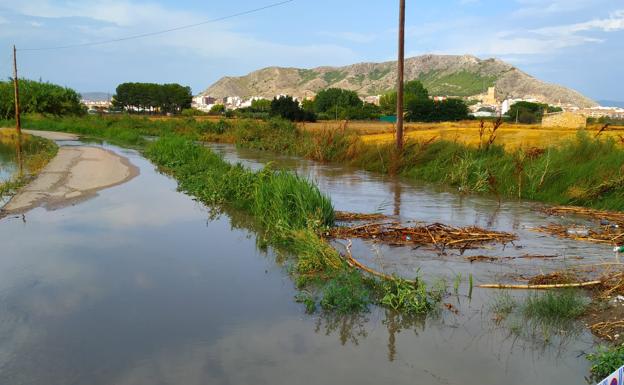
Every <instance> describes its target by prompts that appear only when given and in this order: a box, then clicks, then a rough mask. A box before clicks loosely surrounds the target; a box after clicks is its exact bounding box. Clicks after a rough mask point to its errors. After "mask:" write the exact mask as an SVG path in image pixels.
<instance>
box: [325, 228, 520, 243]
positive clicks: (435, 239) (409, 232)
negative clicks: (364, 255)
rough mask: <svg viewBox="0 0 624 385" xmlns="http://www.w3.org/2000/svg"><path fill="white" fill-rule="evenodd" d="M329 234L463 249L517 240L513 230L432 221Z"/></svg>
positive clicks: (340, 229)
mask: <svg viewBox="0 0 624 385" xmlns="http://www.w3.org/2000/svg"><path fill="white" fill-rule="evenodd" d="M329 237H331V238H336V239H351V238H361V239H371V240H375V241H378V242H383V243H387V244H389V245H394V246H405V245H434V246H435V247H436V248H438V249H441V250H444V249H446V248H450V249H463V250H465V249H469V248H475V246H477V245H483V244H486V243H493V242H496V243H508V242H512V241H514V240H516V235H515V234H511V233H505V232H498V231H490V230H485V229H481V228H479V227H475V226H471V227H462V228H459V227H452V226H447V225H443V224H440V223H434V224H431V225H427V226H413V227H404V226H401V225H400V224H399V223H397V222H382V223H369V224H365V225H361V226H354V227H336V228H333V229H332V230H330V232H329Z"/></svg>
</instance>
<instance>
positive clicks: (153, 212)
mask: <svg viewBox="0 0 624 385" xmlns="http://www.w3.org/2000/svg"><path fill="white" fill-rule="evenodd" d="M185 143H186V144H185ZM174 144H176V145H174ZM161 145H163V146H164V145H166V146H165V147H164V148H159V147H158V146H161ZM178 145H180V146H178ZM186 145H188V142H184V141H180V142H175V141H172V140H168V141H166V142H162V143H161V144H154V145H153V146H152V147H151V148H152V151H154V152H153V153H152V154H149V156H150V157H156V156H162V158H160V159H156V158H154V159H155V161H156V162H158V163H162V164H164V165H165V168H166V169H168V170H166V169H163V171H167V172H174V170H175V172H174V173H178V175H177V176H178V177H179V176H180V175H186V176H192V175H200V174H202V175H204V173H209V172H210V169H211V168H208V167H207V166H206V167H207V168H206V169H204V170H201V169H197V168H195V167H197V166H198V165H201V164H206V165H211V166H210V167H216V168H218V169H219V170H221V171H222V172H225V173H230V176H231V178H230V179H232V180H231V181H230V182H228V184H226V185H225V187H228V186H230V187H231V186H233V183H239V182H242V181H243V180H246V181H247V182H248V183H254V180H256V178H258V177H260V178H264V177H267V176H266V175H265V176H263V174H262V173H263V171H262V170H263V168H264V166H265V165H266V164H267V163H272V164H273V166H272V167H273V168H274V169H281V168H285V169H287V170H291V171H296V172H297V173H298V174H299V175H300V176H302V177H304V178H309V179H311V180H313V181H315V182H316V183H317V184H318V186H319V188H320V191H321V192H322V193H323V194H325V195H327V196H328V197H329V198H330V199H331V201H332V205H333V206H334V208H335V209H337V210H343V211H352V212H379V213H384V214H388V215H393V216H395V217H396V218H398V219H399V220H400V221H401V222H404V223H408V222H410V221H423V222H425V223H431V222H434V221H435V222H443V223H447V224H450V225H454V226H471V225H476V226H481V227H485V228H488V229H495V230H501V231H509V232H514V233H516V234H518V236H519V241H518V242H516V243H514V244H513V245H506V246H504V245H495V246H491V247H488V248H485V249H483V250H465V251H464V252H459V251H457V250H448V251H447V252H446V253H444V254H440V253H439V250H436V249H435V248H412V247H393V246H387V245H382V244H378V243H375V242H370V241H355V242H354V244H353V247H352V252H353V254H354V255H355V256H357V257H358V258H359V259H360V260H361V261H362V262H363V263H365V264H366V265H368V266H371V267H374V268H375V269H377V270H379V271H383V272H385V273H388V274H393V273H395V274H398V275H401V276H403V277H407V278H413V277H415V276H417V275H419V276H421V277H422V278H423V279H424V280H425V281H426V282H427V284H430V285H432V286H433V285H435V284H436V282H438V283H439V282H443V281H444V282H445V286H446V290H445V291H446V294H444V295H443V298H442V299H441V303H440V304H439V306H438V307H437V308H438V310H437V311H434V312H430V313H429V314H426V315H417V316H410V315H408V314H405V313H401V312H395V311H393V310H392V309H391V307H379V306H377V305H374V304H367V305H365V306H364V307H363V308H362V309H361V310H362V311H360V312H356V313H350V314H346V315H341V314H339V313H337V312H333V311H325V310H323V309H321V308H317V309H316V311H314V312H313V313H312V314H308V313H307V312H306V311H307V310H308V309H307V306H306V303H300V302H298V301H299V299H300V298H301V294H302V291H301V290H298V289H297V283H298V282H296V281H295V280H294V279H293V264H292V262H293V258H294V256H293V255H291V254H290V253H288V252H283V251H281V250H280V249H279V248H277V247H272V246H271V245H270V244H269V245H267V242H266V239H267V234H266V233H265V230H266V228H265V226H263V225H262V223H261V219H262V216H261V215H258V213H260V212H267V213H271V215H274V214H275V215H278V216H279V218H281V220H284V221H287V222H288V221H289V219H288V218H289V217H290V215H291V213H289V212H287V211H284V210H282V207H281V206H280V205H279V204H278V203H277V204H276V205H275V206H273V207H271V206H270V203H271V200H270V199H265V198H263V197H262V196H261V195H260V196H256V195H255V194H257V193H260V194H261V192H257V193H253V194H251V195H249V196H246V197H241V198H244V199H240V200H238V201H239V202H243V203H245V204H243V205H240V206H238V207H236V205H231V204H228V202H227V201H226V198H228V197H229V196H230V195H229V194H230V193H233V191H231V192H229V193H228V191H229V190H228V189H227V188H226V189H222V188H220V189H198V190H196V191H194V190H193V189H195V188H197V183H200V182H201V183H203V182H205V181H214V182H218V181H219V179H218V178H219V177H218V174H219V173H216V174H215V175H214V176H212V177H211V176H209V175H207V174H206V175H204V176H205V178H203V179H202V181H199V180H197V181H194V180H193V179H192V178H190V179H188V178H181V180H185V181H186V182H184V183H183V184H182V186H181V187H182V188H183V189H185V190H187V191H189V193H193V194H198V193H200V192H201V191H215V192H219V194H221V195H216V196H212V197H211V198H214V199H215V200H214V201H212V202H211V203H210V204H209V205H208V206H204V205H203V204H201V203H198V202H197V201H195V200H193V199H192V198H191V197H189V196H188V195H186V194H184V193H182V192H178V191H177V189H178V186H179V184H178V182H177V181H176V180H174V179H172V178H169V177H168V176H166V174H161V173H160V172H158V171H157V170H156V168H155V166H154V165H153V164H151V163H150V162H148V161H147V160H146V159H145V158H143V157H142V156H141V155H140V154H139V153H137V152H135V151H132V150H124V149H121V148H118V147H114V146H110V145H107V144H103V146H104V147H105V148H107V149H110V150H112V151H115V152H117V153H119V154H121V155H124V156H126V157H128V158H129V159H130V161H131V162H132V163H133V164H134V165H136V166H137V167H139V168H140V170H141V172H140V175H139V176H138V177H137V178H135V179H133V180H132V181H130V182H128V183H126V184H123V185H119V186H116V187H114V188H111V189H108V190H104V191H102V192H100V194H99V196H98V197H96V198H94V199H91V200H89V201H86V202H83V203H81V204H79V205H76V206H72V207H67V208H63V209H60V210H56V211H50V212H48V211H45V210H44V209H35V210H33V211H31V212H29V213H27V214H26V215H25V216H24V217H23V218H22V217H20V218H4V219H2V220H0V244H2V245H3V253H2V254H1V255H0V266H2V268H1V269H0V292H2V293H3V295H2V296H0V306H1V307H2V308H3V309H5V311H3V312H1V313H0V338H1V339H2V341H4V342H3V343H2V350H3V352H4V354H2V355H0V368H2V369H1V370H0V382H2V383H28V384H35V385H36V384H46V385H50V384H52V385H54V384H71V383H76V384H78V383H80V384H81V383H89V384H95V385H97V384H110V383H116V384H153V383H162V384H182V383H183V384H190V385H193V384H206V383H210V384H239V383H251V382H253V383H258V384H290V383H292V382H293V381H298V380H296V379H300V380H301V379H304V380H303V381H304V382H305V383H306V384H328V383H335V382H336V381H339V382H340V383H342V384H378V383H394V384H413V383H415V382H416V383H418V382H420V383H427V384H452V383H463V384H474V385H477V384H479V385H483V384H486V385H487V384H492V385H493V384H500V383H502V382H504V383H509V384H517V385H520V384H527V385H528V384H537V383H552V384H562V385H563V384H566V385H568V384H579V385H581V384H586V381H585V379H584V376H586V375H588V374H589V369H590V363H589V362H588V361H587V360H586V359H585V357H584V356H583V352H589V351H591V350H592V346H593V343H594V340H593V338H592V336H591V335H589V333H588V332H587V331H585V330H584V328H582V327H581V326H580V325H579V324H578V323H577V322H571V323H568V324H556V327H552V326H551V325H553V324H551V323H546V322H541V321H538V320H539V319H540V318H533V319H534V320H535V321H531V322H528V321H527V319H526V318H525V312H527V314H528V312H532V313H535V314H537V315H539V316H540V317H546V316H548V315H549V314H551V311H549V310H548V308H549V306H550V305H549V304H550V303H551V302H552V301H548V300H547V301H543V300H539V299H537V298H536V299H535V300H533V301H532V302H530V303H529V305H523V306H519V305H518V306H516V305H510V304H512V303H523V302H524V299H523V297H524V295H525V294H524V293H521V292H514V293H508V295H509V296H510V298H511V300H509V301H507V302H504V301H502V302H501V300H499V292H492V291H489V290H485V289H478V288H476V285H478V284H480V283H489V282H497V281H501V280H506V279H509V278H510V276H511V275H514V274H529V275H530V274H535V273H536V272H540V271H544V272H548V271H551V270H555V269H559V268H561V267H562V266H566V265H568V264H570V263H578V262H579V261H582V262H583V263H592V262H596V261H600V260H603V258H608V257H609V256H610V247H609V246H607V245H595V244H591V243H584V242H577V241H573V240H569V239H559V238H554V237H550V236H545V235H543V234H539V233H535V232H533V231H531V228H532V227H534V226H538V225H541V224H545V223H549V222H550V221H551V220H552V218H551V217H547V216H546V215H545V214H541V213H540V212H538V211H536V210H535V208H536V207H535V206H534V205H533V204H529V203H527V202H522V201H503V202H499V201H498V200H497V199H495V198H487V197H480V196H464V195H458V194H456V193H455V192H454V191H453V190H448V189H444V188H440V187H433V186H430V185H423V184H418V183H414V182H412V181H410V180H408V179H402V178H396V177H388V176H384V175H381V174H372V173H368V172H364V171H361V170H358V169H355V168H350V167H348V166H344V165H337V164H321V163H316V162H313V161H309V160H303V159H300V158H296V157H286V156H276V155H273V154H271V153H268V152H262V151H255V150H245V149H240V148H239V149H237V148H235V147H234V146H232V145H227V144H221V145H211V146H210V147H211V148H212V150H213V151H215V152H217V153H219V154H221V155H222V156H223V157H224V158H225V159H226V160H227V161H229V162H237V161H240V162H242V164H243V165H244V166H245V167H248V168H249V169H250V170H253V172H252V171H245V170H246V169H242V168H240V167H233V166H228V165H227V164H224V163H222V161H221V160H220V159H219V158H217V157H214V156H212V155H209V154H208V153H206V155H199V154H200V153H198V152H197V151H196V149H195V148H194V147H188V148H186V149H185V148H183V147H182V146H186ZM148 151H149V150H148ZM180 154H186V156H189V157H190V159H196V157H197V156H206V158H205V159H204V160H205V161H206V162H199V163H193V162H189V167H188V168H186V167H184V166H183V164H179V163H176V162H175V160H176V159H177V157H178V156H179V155H180ZM185 163H186V162H185ZM180 173H182V174H180ZM211 178H214V179H211ZM288 181H293V179H288V178H287V180H286V181H284V182H282V181H278V179H276V184H275V185H273V187H272V190H270V191H267V192H269V193H271V194H272V195H273V196H278V195H279V191H280V190H281V189H282V188H283V186H285V185H286V182H288ZM288 183H290V182H288ZM304 190H305V191H313V190H307V188H304ZM241 191H250V190H241ZM200 198H202V200H206V199H204V197H201V196H200ZM209 202H210V201H209ZM232 202H233V203H235V202H236V201H232ZM277 202H280V200H279V199H278V200H277ZM256 210H257V211H256ZM319 214H322V213H319ZM292 218H294V219H296V218H298V217H297V216H296V215H293V216H292ZM320 218H323V216H322V215H321V217H320ZM326 218H327V217H326ZM259 219H260V221H259ZM327 219H328V220H330V221H331V218H327ZM307 225H308V224H306V226H307ZM289 226H290V227H295V228H297V227H298V226H301V224H297V223H296V222H290V225H289ZM272 230H273V231H277V229H275V228H273V229H272ZM269 236H270V235H269ZM33 240H37V242H33ZM334 246H335V247H336V248H337V250H341V251H343V252H344V247H345V244H344V242H342V241H339V240H338V241H336V242H335V243H334ZM533 253H543V254H551V255H555V256H556V257H554V258H548V259H545V260H540V259H528V258H517V259H510V260H509V261H508V262H503V261H501V262H496V263H483V262H471V261H470V260H469V259H467V258H466V257H470V256H475V255H476V254H486V255H489V256H509V257H522V256H523V255H525V254H533ZM579 257H580V258H581V259H577V258H579ZM294 260H295V261H296V259H294ZM347 279H348V278H347ZM326 290H327V292H328V293H329V294H331V295H329V296H328V298H330V299H332V298H334V299H339V298H344V296H341V295H334V294H336V290H341V286H331V287H330V288H328V289H326ZM400 292H401V291H399V293H400ZM570 298H571V299H570V300H569V301H568V302H569V303H571V304H572V305H573V306H567V307H566V308H565V309H564V311H568V310H569V309H571V310H570V311H573V312H574V311H576V310H575V309H576V308H578V306H580V305H578V304H579V303H580V302H579V297H578V296H576V295H575V296H573V297H570ZM580 301H581V302H582V301H583V300H582V299H581V300H580ZM498 303H502V304H503V305H505V304H506V305H505V306H502V305H501V306H499V308H500V309H502V310H507V309H511V310H510V311H509V314H508V317H506V318H505V319H500V318H498V316H497V315H496V312H495V311H494V308H496V304H498ZM544 303H546V305H544ZM556 303H557V304H559V302H557V301H556ZM577 305H578V306H577ZM514 309H515V310H514ZM527 309H530V310H527ZM543 309H546V310H543ZM566 309H568V310H566ZM293 379H295V380H293Z"/></svg>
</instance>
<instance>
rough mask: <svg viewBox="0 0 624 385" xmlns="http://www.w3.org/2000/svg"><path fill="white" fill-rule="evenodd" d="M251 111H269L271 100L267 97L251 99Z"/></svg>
mask: <svg viewBox="0 0 624 385" xmlns="http://www.w3.org/2000/svg"><path fill="white" fill-rule="evenodd" d="M251 111H252V112H269V111H271V101H270V100H268V99H256V100H252V101H251Z"/></svg>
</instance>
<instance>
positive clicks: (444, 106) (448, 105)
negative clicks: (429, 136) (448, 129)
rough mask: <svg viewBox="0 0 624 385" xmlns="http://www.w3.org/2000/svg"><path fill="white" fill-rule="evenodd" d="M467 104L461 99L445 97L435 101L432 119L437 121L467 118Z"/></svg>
mask: <svg viewBox="0 0 624 385" xmlns="http://www.w3.org/2000/svg"><path fill="white" fill-rule="evenodd" d="M468 112H469V110H468V106H467V105H466V103H464V101H463V100H461V99H446V100H443V101H441V102H436V103H435V109H434V113H433V116H432V118H433V120H434V121H438V122H448V121H456V120H462V119H467V118H468Z"/></svg>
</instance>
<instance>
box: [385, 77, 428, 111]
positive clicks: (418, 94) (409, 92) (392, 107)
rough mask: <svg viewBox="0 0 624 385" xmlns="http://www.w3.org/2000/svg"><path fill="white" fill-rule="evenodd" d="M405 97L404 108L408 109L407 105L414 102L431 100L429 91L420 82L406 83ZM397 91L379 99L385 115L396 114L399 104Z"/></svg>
mask: <svg viewBox="0 0 624 385" xmlns="http://www.w3.org/2000/svg"><path fill="white" fill-rule="evenodd" d="M404 89H405V91H404V92H405V96H404V97H403V106H404V107H405V108H407V105H408V104H409V103H410V102H413V101H414V100H424V99H429V91H427V89H426V88H425V86H423V84H422V83H421V82H420V81H418V80H411V81H409V82H406V83H405V87H404ZM396 100H397V93H396V91H391V92H388V93H386V94H384V95H382V96H381V98H380V99H379V106H380V107H381V111H382V112H383V113H385V114H394V113H395V111H396V103H397V101H396Z"/></svg>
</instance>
